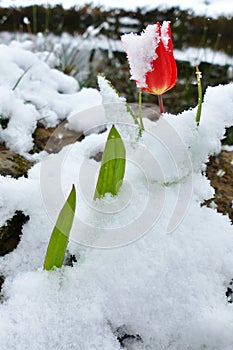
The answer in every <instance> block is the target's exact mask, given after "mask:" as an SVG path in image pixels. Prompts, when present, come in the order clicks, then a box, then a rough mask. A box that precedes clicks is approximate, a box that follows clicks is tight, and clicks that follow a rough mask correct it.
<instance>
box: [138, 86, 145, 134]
mask: <svg viewBox="0 0 233 350" xmlns="http://www.w3.org/2000/svg"><path fill="white" fill-rule="evenodd" d="M138 115H139V126H140V136H141V135H142V131H143V130H145V129H144V125H143V121H142V90H141V89H139V94H138Z"/></svg>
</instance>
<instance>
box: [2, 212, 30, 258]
mask: <svg viewBox="0 0 233 350" xmlns="http://www.w3.org/2000/svg"><path fill="white" fill-rule="evenodd" d="M28 220H29V216H28V215H25V214H24V213H23V212H22V211H21V210H18V211H16V212H15V215H14V216H13V217H12V218H11V219H9V220H7V221H6V223H5V225H4V226H2V227H0V256H3V255H6V254H8V253H10V252H11V251H12V250H14V249H15V248H16V247H17V245H18V243H19V241H20V236H21V234H22V228H23V225H24V224H25V223H26V222H27V221H28Z"/></svg>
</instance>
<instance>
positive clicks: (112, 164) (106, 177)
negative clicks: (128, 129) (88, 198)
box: [94, 125, 126, 199]
mask: <svg viewBox="0 0 233 350" xmlns="http://www.w3.org/2000/svg"><path fill="white" fill-rule="evenodd" d="M125 153H126V152H125V146H124V143H123V141H122V138H121V136H120V134H119V133H118V131H117V129H116V128H115V126H114V125H113V126H112V128H111V130H110V132H109V135H108V139H107V142H106V145H105V149H104V153H103V157H102V162H101V167H100V171H99V177H98V180H97V185H96V189H95V194H94V199H97V198H101V197H103V196H104V195H105V194H106V193H111V194H112V195H114V196H116V195H117V194H118V192H119V189H120V187H121V184H122V181H123V178H124V174H125Z"/></svg>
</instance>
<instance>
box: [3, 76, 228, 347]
mask: <svg viewBox="0 0 233 350" xmlns="http://www.w3.org/2000/svg"><path fill="white" fill-rule="evenodd" d="M104 91H105V94H106V95H107V96H105V101H107V102H108V101H110V100H111V99H113V100H112V101H114V102H113V104H114V106H113V107H114V108H115V107H116V105H115V95H114V94H112V93H110V90H109V89H108V88H107V86H106V85H105V84H104V82H103V81H102V94H104ZM123 102H124V101H122V100H121V101H120V102H119V105H120V108H119V110H118V109H117V108H115V109H114V111H115V113H119V114H120V115H119V118H120V117H121V112H122V111H123V109H122V108H123V105H122V103H123ZM89 103H90V96H89V95H88V94H86V95H83V96H82V104H83V106H84V105H86V108H88V106H89ZM232 103H233V85H232V84H229V85H226V86H218V87H214V88H209V89H208V90H207V93H206V95H205V100H204V104H203V112H202V118H201V123H200V126H199V128H197V126H196V123H195V114H196V109H193V110H189V111H185V112H183V113H182V114H180V115H178V116H174V115H169V114H165V115H164V116H163V117H162V118H161V119H160V120H159V121H158V122H151V121H149V120H145V129H146V131H145V133H144V134H143V137H142V139H140V141H138V142H137V143H136V144H135V145H134V148H133V147H132V145H131V144H129V142H128V140H127V138H126V142H125V144H126V151H127V168H126V175H125V181H124V184H123V186H122V189H121V191H120V193H119V196H118V197H117V198H112V197H107V198H106V199H105V200H102V201H97V203H93V201H92V198H93V192H94V184H95V181H96V177H97V172H98V168H99V163H98V162H97V161H96V160H94V159H93V157H94V156H95V155H96V153H98V152H99V151H102V150H103V147H104V142H105V141H106V138H107V134H108V132H107V131H106V132H103V133H101V134H91V135H89V136H87V137H86V138H85V139H84V140H83V141H82V142H77V143H75V144H74V145H70V146H67V147H65V148H64V149H63V150H62V151H61V152H59V153H58V154H56V155H49V156H47V157H46V158H45V159H44V160H43V161H42V162H40V163H37V164H36V165H35V166H34V167H33V168H31V169H30V171H29V176H28V179H25V178H20V179H18V180H15V179H11V178H4V177H0V194H1V197H0V203H8V205H7V207H6V206H2V208H1V211H0V223H1V224H3V223H4V221H5V220H6V218H8V217H9V216H11V215H12V214H13V213H14V211H15V210H17V209H20V210H23V211H24V212H25V214H28V215H29V216H30V220H29V222H28V223H27V224H25V226H24V229H23V235H22V238H21V241H20V244H19V245H18V247H17V249H15V250H14V251H13V252H12V253H10V254H8V255H5V256H4V257H1V258H0V272H1V274H2V275H4V276H5V277H6V280H5V283H4V285H3V302H2V304H0V343H1V349H2V350H15V349H19V350H21V349H24V350H29V349H30V350H32V349H33V350H45V349H46V350H47V349H49V350H52V349H55V348H56V349H58V350H62V349H76V348H77V349H82V350H90V349H93V350H94V349H97V350H100V349H108V350H120V349H122V348H126V349H128V350H142V349H148V350H180V349H182V350H183V349H184V350H186V349H190V350H200V349H208V350H220V349H221V350H231V349H232V346H233V332H232V327H233V312H232V311H233V310H232V305H231V304H229V303H227V299H226V295H225V292H226V289H227V286H228V283H229V281H230V280H231V279H232V277H233V276H232V266H233V254H232V252H233V236H232V226H231V224H230V221H229V219H228V217H226V216H223V215H220V214H218V213H217V212H216V211H215V210H214V209H210V208H207V207H203V206H201V203H202V202H203V200H204V199H208V198H209V197H210V196H212V194H213V189H212V188H211V187H210V184H209V181H208V180H207V179H206V177H205V174H204V169H205V162H206V161H207V159H208V157H209V155H211V154H214V153H216V152H219V151H220V148H221V143H220V139H221V138H223V136H224V130H225V127H226V126H229V125H233V114H232ZM108 107H109V106H108ZM90 118H91V116H90ZM116 118H117V116H116ZM86 123H87V125H86V126H87V127H89V123H90V121H89V120H86ZM120 126H121V125H120ZM83 127H85V119H83ZM116 127H117V122H116ZM126 127H128V128H129V132H131V128H133V127H134V126H133V124H130V123H129V124H126V125H125V128H126ZM124 130H125V129H124ZM72 183H74V184H75V186H76V188H77V203H78V207H77V212H76V217H75V224H74V226H73V229H72V236H71V242H70V244H69V250H70V252H71V253H72V254H75V255H76V257H77V259H78V261H77V263H75V264H74V266H73V267H69V266H64V267H63V268H62V269H61V270H55V271H52V272H47V271H42V270H41V267H42V265H43V259H44V256H45V251H46V247H47V244H48V240H49V237H50V233H51V230H52V227H53V224H54V220H55V219H56V217H57V214H58V212H59V209H60V208H61V206H62V205H63V203H64V199H65V197H66V196H67V194H68V193H69V190H70V188H71V185H72ZM32 199H33V201H32ZM32 202H33V205H32Z"/></svg>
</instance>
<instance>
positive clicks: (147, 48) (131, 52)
mask: <svg viewBox="0 0 233 350" xmlns="http://www.w3.org/2000/svg"><path fill="white" fill-rule="evenodd" d="M164 23H165V22H164ZM121 40H122V43H123V47H124V49H125V51H126V52H127V57H128V60H129V65H130V73H131V79H133V80H135V81H136V82H137V86H138V87H140V88H147V84H146V73H147V72H151V71H152V69H153V66H152V62H153V61H154V60H156V58H157V54H156V49H157V47H158V45H159V42H160V40H162V37H160V36H159V33H158V25H157V24H153V25H148V26H147V27H146V29H145V30H144V31H143V32H142V33H141V35H140V36H139V35H136V34H134V33H130V34H124V35H122V36H121Z"/></svg>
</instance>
